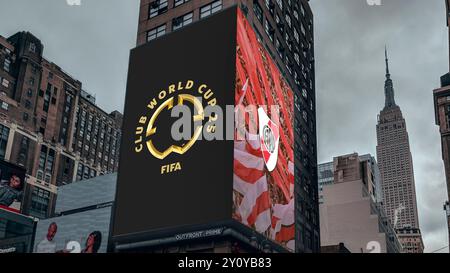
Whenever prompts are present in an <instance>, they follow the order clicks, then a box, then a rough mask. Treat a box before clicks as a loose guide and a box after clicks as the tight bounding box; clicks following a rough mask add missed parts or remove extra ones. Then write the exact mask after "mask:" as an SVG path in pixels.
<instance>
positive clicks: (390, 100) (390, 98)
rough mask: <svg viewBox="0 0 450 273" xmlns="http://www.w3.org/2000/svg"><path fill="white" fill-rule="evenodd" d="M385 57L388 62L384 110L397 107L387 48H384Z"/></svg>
mask: <svg viewBox="0 0 450 273" xmlns="http://www.w3.org/2000/svg"><path fill="white" fill-rule="evenodd" d="M384 56H385V60H386V81H385V82H384V95H385V97H386V101H385V105H384V108H389V107H393V106H396V105H395V99H394V85H393V84H392V80H391V74H390V73H389V59H388V54H387V47H386V46H385V47H384Z"/></svg>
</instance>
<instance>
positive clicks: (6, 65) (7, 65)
mask: <svg viewBox="0 0 450 273" xmlns="http://www.w3.org/2000/svg"><path fill="white" fill-rule="evenodd" d="M10 68H11V60H10V59H8V58H6V59H5V63H4V64H3V69H4V70H5V71H6V72H9V70H10Z"/></svg>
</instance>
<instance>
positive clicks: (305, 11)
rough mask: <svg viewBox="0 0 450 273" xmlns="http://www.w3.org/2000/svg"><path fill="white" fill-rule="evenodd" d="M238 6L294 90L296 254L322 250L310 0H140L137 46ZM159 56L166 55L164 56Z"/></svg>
mask: <svg viewBox="0 0 450 273" xmlns="http://www.w3.org/2000/svg"><path fill="white" fill-rule="evenodd" d="M233 5H238V6H239V7H240V8H241V9H242V11H243V12H244V13H245V16H246V17H247V19H248V20H249V21H250V22H251V24H252V27H253V29H254V30H255V32H256V34H257V37H258V40H260V41H261V42H262V44H263V45H264V47H265V48H266V49H267V50H268V52H269V54H270V55H271V57H272V59H273V60H274V61H275V63H276V65H277V66H278V68H279V69H280V71H281V73H282V74H283V76H284V78H286V80H287V81H288V83H289V85H290V86H291V87H292V89H293V91H294V104H295V107H294V111H295V130H294V138H295V147H294V150H295V162H296V163H295V177H296V178H295V184H296V188H298V190H296V197H295V198H296V200H299V201H298V202H297V203H296V212H297V215H296V220H295V221H296V223H295V225H296V227H297V230H298V233H297V239H296V240H297V241H296V251H297V252H318V251H319V248H320V237H319V235H320V232H319V205H318V188H317V143H316V121H315V119H316V109H315V105H316V104H315V82H314V73H315V66H314V37H313V13H312V11H311V8H310V6H309V0H299V1H293V0H141V5H140V13H139V25H138V35H137V45H138V46H140V45H143V44H145V43H151V42H152V41H153V40H155V39H157V38H158V37H161V36H163V35H166V34H168V33H169V32H172V31H183V27H184V26H187V25H189V24H191V23H193V22H196V21H199V20H203V19H204V18H207V17H209V16H211V15H212V14H214V13H216V12H219V11H220V10H222V9H226V8H229V7H231V6H233ZM161 54H165V53H163V52H161Z"/></svg>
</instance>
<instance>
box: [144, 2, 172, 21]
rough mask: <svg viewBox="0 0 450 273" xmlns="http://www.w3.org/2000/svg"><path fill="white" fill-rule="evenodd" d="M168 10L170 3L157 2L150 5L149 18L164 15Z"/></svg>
mask: <svg viewBox="0 0 450 273" xmlns="http://www.w3.org/2000/svg"><path fill="white" fill-rule="evenodd" d="M167 9H168V1H167V0H156V1H154V2H153V3H150V6H149V11H148V17H149V18H153V17H156V16H158V15H160V14H163V13H164V12H166V11H167Z"/></svg>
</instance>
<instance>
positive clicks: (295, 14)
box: [293, 9, 298, 20]
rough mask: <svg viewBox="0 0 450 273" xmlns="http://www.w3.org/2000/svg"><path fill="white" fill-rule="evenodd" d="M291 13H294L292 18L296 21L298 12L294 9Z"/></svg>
mask: <svg viewBox="0 0 450 273" xmlns="http://www.w3.org/2000/svg"><path fill="white" fill-rule="evenodd" d="M293 13H294V18H295V19H297V20H298V12H297V10H295V9H294V12H293Z"/></svg>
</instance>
